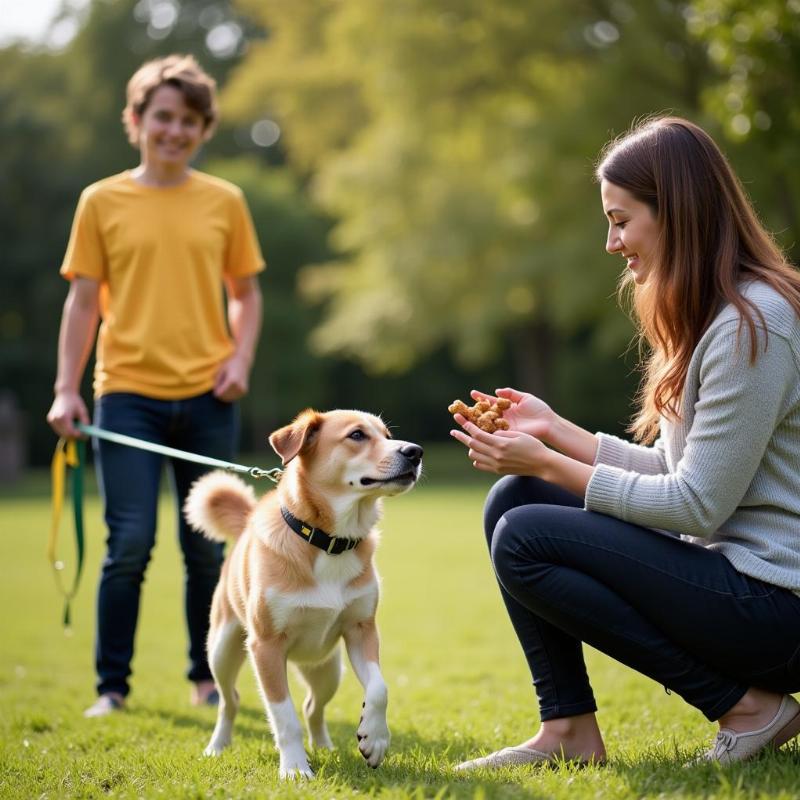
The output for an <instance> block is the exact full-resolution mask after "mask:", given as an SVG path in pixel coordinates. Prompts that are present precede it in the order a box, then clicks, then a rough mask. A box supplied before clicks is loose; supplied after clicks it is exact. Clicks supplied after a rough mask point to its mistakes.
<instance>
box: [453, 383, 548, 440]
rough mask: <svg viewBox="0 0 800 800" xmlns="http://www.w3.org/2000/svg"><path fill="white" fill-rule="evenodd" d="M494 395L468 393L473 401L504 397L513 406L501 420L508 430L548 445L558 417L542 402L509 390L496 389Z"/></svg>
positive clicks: (475, 391)
mask: <svg viewBox="0 0 800 800" xmlns="http://www.w3.org/2000/svg"><path fill="white" fill-rule="evenodd" d="M495 394H496V397H494V396H492V395H490V394H484V393H483V392H479V391H478V390H477V389H473V390H472V391H471V392H470V395H471V397H472V399H473V400H489V401H494V400H496V399H497V397H505V398H506V399H507V400H510V401H511V402H512V404H513V405H512V406H511V408H508V409H506V410H505V411H504V412H503V419H504V420H506V421H507V422H508V425H509V429H510V430H511V431H519V432H520V433H527V434H529V435H530V436H535V437H536V438H537V439H540V440H541V441H543V442H548V443H549V440H550V437H551V433H552V428H553V427H554V426H555V423H556V422H557V421H558V415H557V414H556V413H555V412H554V411H553V409H552V408H550V406H549V405H547V403H545V402H544V400H540V399H539V398H538V397H536V396H535V395H532V394H527V393H526V392H520V391H517V390H516V389H510V388H505V389H498V390H497V391H496V392H495ZM459 424H460V423H459Z"/></svg>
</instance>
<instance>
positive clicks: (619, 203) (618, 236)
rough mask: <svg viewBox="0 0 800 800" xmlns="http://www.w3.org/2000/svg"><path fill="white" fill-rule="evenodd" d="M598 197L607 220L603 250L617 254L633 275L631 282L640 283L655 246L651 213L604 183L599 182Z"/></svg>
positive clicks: (628, 196) (614, 186) (656, 240)
mask: <svg viewBox="0 0 800 800" xmlns="http://www.w3.org/2000/svg"><path fill="white" fill-rule="evenodd" d="M600 196H601V197H602V199H603V211H604V212H605V215H606V217H607V218H608V239H607V240H606V250H607V251H608V252H609V253H612V254H613V253H619V254H620V255H621V256H622V257H623V258H624V259H625V260H626V261H627V263H628V269H629V270H631V272H633V279H634V281H636V283H644V282H645V281H646V280H647V276H648V274H649V273H650V269H651V267H652V261H651V259H652V256H653V254H654V253H655V249H656V244H657V242H658V223H657V222H656V218H655V215H654V214H653V211H652V209H651V208H650V206H649V205H647V203H642V202H641V201H639V200H637V199H636V198H635V197H634V196H633V195H632V194H631V193H630V192H628V191H627V190H626V189H622V188H621V187H619V186H617V185H616V184H613V183H611V182H610V181H607V180H605V179H603V180H602V181H601V182H600Z"/></svg>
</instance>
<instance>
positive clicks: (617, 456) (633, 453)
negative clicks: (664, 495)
mask: <svg viewBox="0 0 800 800" xmlns="http://www.w3.org/2000/svg"><path fill="white" fill-rule="evenodd" d="M597 439H598V445H597V454H596V455H595V459H594V463H595V466H596V465H597V464H607V465H609V466H611V467H619V468H620V469H623V470H629V471H630V472H639V473H641V474H643V475H660V474H663V473H665V472H667V471H668V470H667V459H666V456H665V455H664V440H663V439H662V438H661V437H659V438H658V439H657V440H656V442H655V444H654V445H653V446H652V447H644V446H643V445H640V444H633V442H626V441H625V440H624V439H620V438H618V437H617V436H610V435H609V434H607V433H599V432H598V433H597Z"/></svg>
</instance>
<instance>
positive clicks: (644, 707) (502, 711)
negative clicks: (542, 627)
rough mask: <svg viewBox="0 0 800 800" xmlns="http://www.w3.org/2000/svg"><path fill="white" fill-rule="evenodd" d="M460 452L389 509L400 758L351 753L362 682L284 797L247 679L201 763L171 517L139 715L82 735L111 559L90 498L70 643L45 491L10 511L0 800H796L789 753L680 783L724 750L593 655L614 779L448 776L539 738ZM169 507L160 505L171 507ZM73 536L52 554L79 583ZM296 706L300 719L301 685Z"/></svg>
mask: <svg viewBox="0 0 800 800" xmlns="http://www.w3.org/2000/svg"><path fill="white" fill-rule="evenodd" d="M454 453H457V448H453V447H452V446H451V447H445V448H435V449H433V450H432V451H431V454H430V457H429V458H428V460H427V473H428V474H427V477H426V479H425V481H424V482H423V483H422V485H421V486H420V487H419V488H418V489H416V490H415V491H414V492H413V493H412V494H410V495H408V496H406V497H401V498H397V499H394V500H390V501H388V502H387V504H386V516H385V519H384V523H383V526H382V527H383V540H382V543H381V546H380V549H379V552H378V565H379V568H380V571H381V574H382V576H383V599H382V604H381V607H380V609H379V623H380V627H381V633H382V660H383V667H384V675H385V677H386V680H387V683H388V685H389V693H390V694H389V697H390V705H389V724H390V728H391V729H392V733H393V741H392V747H391V750H390V752H389V755H388V756H387V759H386V761H385V762H384V764H383V765H382V766H381V767H380V768H379V769H378V770H376V771H373V770H371V769H369V768H368V767H367V766H366V764H365V763H364V762H363V760H362V759H361V757H360V756H359V755H358V753H357V751H356V746H355V745H356V739H355V728H356V725H357V722H358V718H359V712H360V707H361V689H360V686H359V685H358V682H357V681H356V679H355V677H354V676H353V675H352V673H351V672H349V671H348V672H347V674H346V675H345V678H344V681H343V683H342V687H341V689H340V690H339V693H338V694H337V696H336V697H335V698H334V700H333V701H332V703H331V704H330V706H329V707H328V709H329V711H328V716H329V720H330V728H331V735H332V737H333V739H334V742H335V743H336V745H337V750H336V751H335V752H334V753H315V754H313V758H312V765H313V766H314V768H315V769H316V771H317V779H316V781H315V782H313V783H307V782H301V783H299V784H281V783H280V782H279V781H278V779H277V768H278V759H277V753H276V752H275V750H274V749H273V746H272V741H271V737H270V735H269V732H268V729H267V724H266V721H265V718H264V713H263V709H262V707H261V703H260V701H259V700H258V697H257V693H256V689H255V682H254V679H253V676H252V672H251V670H250V667H249V665H247V664H245V667H244V668H243V670H242V674H241V677H240V680H239V690H240V693H241V695H242V710H241V712H240V715H239V718H238V720H237V725H236V728H235V732H234V743H233V746H232V747H231V748H230V750H228V751H227V752H226V753H225V754H224V755H223V756H222V757H220V758H218V759H204V758H202V757H201V752H202V750H203V747H204V746H205V744H206V742H207V740H208V738H209V736H210V733H211V729H212V727H213V720H214V711H213V710H212V709H205V708H204V709H195V708H192V707H191V706H190V705H189V702H188V695H189V689H188V684H187V683H186V682H185V680H184V678H183V670H184V667H185V655H184V651H185V649H186V641H185V634H184V630H183V623H182V615H181V581H180V577H179V576H180V573H181V570H180V562H179V554H178V551H177V548H176V544H175V538H174V535H173V530H174V520H173V513H174V512H173V511H172V508H171V504H170V503H169V502H163V503H162V511H161V516H160V526H159V531H160V535H159V541H158V545H157V548H156V552H155V554H154V558H153V561H152V563H151V566H150V569H149V572H148V575H147V579H146V585H145V587H144V592H143V607H142V612H141V618H140V625H139V633H138V639H137V647H136V658H135V661H134V665H133V666H134V676H133V692H132V694H131V697H130V705H129V710H128V711H127V712H126V713H124V714H119V715H116V716H114V717H113V718H110V719H101V720H85V719H83V718H82V716H81V711H82V710H83V708H84V707H86V706H87V705H88V704H89V703H90V702H91V701H92V699H93V673H92V638H93V630H92V626H93V618H94V612H93V603H94V593H95V587H96V581H97V575H98V570H99V562H100V559H101V556H102V551H103V528H102V522H101V515H100V508H99V504H98V501H97V498H96V496H94V495H93V494H92V493H91V492H90V496H89V498H88V499H87V508H86V517H87V527H88V532H87V536H88V557H87V564H86V572H85V577H84V581H83V584H82V586H81V588H80V592H79V596H78V599H77V602H76V603H75V606H74V610H73V616H74V628H73V630H72V632H71V635H69V636H65V635H64V633H63V631H62V629H61V624H60V619H61V602H60V599H59V595H58V594H57V592H56V590H55V586H54V583H53V579H52V576H51V574H50V568H49V565H48V564H47V562H46V560H45V544H46V540H47V532H48V526H49V519H50V518H49V514H50V507H49V498H48V496H47V494H46V489H47V481H46V477H45V476H43V475H39V476H32V477H31V478H30V479H26V480H25V481H24V482H23V483H22V484H21V485H19V486H17V487H11V488H4V489H3V491H2V493H0V531H2V535H1V536H0V564H2V581H0V603H1V606H0V607H2V612H1V613H0V641H1V642H2V646H1V647H0V748H1V749H0V797H2V798H71V797H80V798H95V797H125V798H138V797H147V798H150V797H163V798H206V797H210V798H245V797H253V798H255V797H270V798H272V797H325V798H356V797H363V796H371V797H373V796H374V797H381V798H401V797H415V798H423V797H425V798H428V797H431V798H432V797H459V798H472V797H475V798H494V797H500V798H517V797H519V798H523V797H524V798H565V799H566V798H570V800H573V799H575V798H577V800H583V799H584V798H586V799H587V800H588V798H631V799H633V798H684V797H685V798H727V799H730V800H733V799H734V798H736V800H739V798H786V800H788V798H796V797H798V796H800V754H799V753H798V751H797V749H794V750H790V751H789V752H781V753H780V754H777V755H768V756H766V757H764V758H762V759H760V760H759V761H757V762H755V763H752V764H747V765H741V766H737V767H734V768H730V769H726V770H722V769H719V768H717V767H714V766H702V767H692V768H689V769H684V768H682V765H683V763H684V762H685V761H686V760H687V759H688V758H690V757H691V756H692V755H693V754H694V753H696V752H697V751H698V750H699V749H700V748H701V747H702V746H703V745H704V744H706V742H707V740H708V739H709V738H710V736H711V735H712V733H713V730H712V726H711V725H709V724H708V723H707V722H706V721H705V720H704V719H703V718H702V717H701V715H700V714H699V713H698V712H696V711H694V710H692V709H691V708H689V707H688V706H686V705H685V704H684V703H683V701H681V700H680V699H679V698H678V697H676V696H674V695H673V696H668V695H666V694H665V692H664V690H663V688H662V687H660V686H658V685H656V684H655V683H653V682H652V681H649V680H647V679H646V678H643V677H641V676H638V675H636V674H635V673H633V672H632V671H630V670H628V669H626V668H624V667H621V666H619V665H617V664H615V663H614V662H612V661H611V660H609V659H607V658H606V657H605V656H602V655H601V654H599V653H597V652H594V651H589V652H587V662H588V667H589V672H590V674H591V676H592V682H593V685H594V688H595V692H596V695H597V699H598V702H599V705H600V713H599V719H600V723H601V726H602V727H603V729H604V732H605V736H606V744H607V747H608V751H609V757H610V763H609V765H608V766H607V767H605V768H589V769H584V770H574V769H570V768H567V767H564V768H561V769H559V770H546V771H536V772H531V771H527V772H526V771H522V772H519V771H517V772H514V771H511V770H508V771H504V772H502V773H496V774H491V773H482V774H478V775H475V774H473V775H470V776H460V775H458V774H456V773H454V772H453V770H452V765H453V764H455V763H457V762H458V761H460V760H462V759H463V758H465V757H469V756H472V755H475V754H479V753H481V752H487V751H488V750H492V749H496V748H498V747H501V746H504V745H506V744H514V743H517V742H519V741H521V740H523V739H524V738H526V737H527V736H528V735H530V734H531V733H532V732H533V731H534V730H535V729H536V727H537V723H538V715H537V711H536V703H535V698H534V694H533V689H532V687H531V685H530V677H529V675H528V674H527V671H526V667H525V664H524V661H523V658H522V655H521V653H520V651H519V648H518V646H517V644H516V640H515V638H514V635H513V632H512V630H511V627H510V624H509V623H508V621H507V618H506V616H505V613H504V611H503V609H502V606H501V602H500V599H499V597H498V594H497V591H496V589H495V585H494V580H493V577H492V575H491V571H490V567H489V564H488V560H487V558H486V553H485V547H484V543H483V536H482V533H481V530H480V512H481V504H482V500H483V497H484V495H485V493H486V489H487V488H488V485H489V480H488V479H484V477H483V476H480V475H475V474H470V473H464V472H463V464H462V461H461V457H457V459H454V457H453V454H454ZM165 500H166V498H165ZM71 536H72V532H71V528H70V525H69V524H67V521H66V520H65V525H64V530H63V532H62V539H61V541H62V546H61V554H62V556H63V557H65V558H66V560H67V561H68V575H71V572H70V571H69V567H71V565H72V558H73V555H72V540H71ZM293 696H294V700H295V702H296V704H299V702H300V701H301V700H302V694H301V692H300V689H299V687H298V686H297V684H295V689H294V693H293Z"/></svg>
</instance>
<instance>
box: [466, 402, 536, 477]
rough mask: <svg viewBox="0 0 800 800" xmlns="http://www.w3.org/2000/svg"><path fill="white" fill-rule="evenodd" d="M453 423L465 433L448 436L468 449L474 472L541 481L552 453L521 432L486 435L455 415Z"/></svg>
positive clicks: (500, 432)
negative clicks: (529, 476)
mask: <svg viewBox="0 0 800 800" xmlns="http://www.w3.org/2000/svg"><path fill="white" fill-rule="evenodd" d="M476 394H478V395H480V392H477V393H476V392H473V396H475V395H476ZM482 397H483V395H481V396H478V397H475V399H476V400H480V399H482ZM534 399H535V398H534ZM507 413H508V412H506V414H507ZM506 414H504V415H503V416H504V418H507V417H506ZM455 420H456V422H457V423H458V424H459V425H461V427H462V428H464V430H463V431H459V430H452V431H450V435H451V436H452V437H453V438H454V439H457V440H458V441H459V442H461V444H463V445H464V446H465V447H467V448H469V452H468V455H469V459H470V461H472V465H473V466H474V467H475V468H476V469H479V470H481V471H482V472H492V473H494V474H495V475H532V476H536V477H544V474H545V473H546V471H547V468H548V465H549V462H550V458H551V455H552V451H551V450H550V449H549V448H548V447H547V446H545V445H544V444H543V443H542V442H540V441H539V440H538V439H537V438H535V437H534V436H531V435H530V434H528V433H523V432H522V431H520V430H508V431H497V432H495V433H486V432H485V431H482V430H481V429H480V428H479V427H478V426H477V425H474V424H473V423H471V422H469V420H467V419H466V418H465V417H463V416H461V414H456V415H455Z"/></svg>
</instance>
